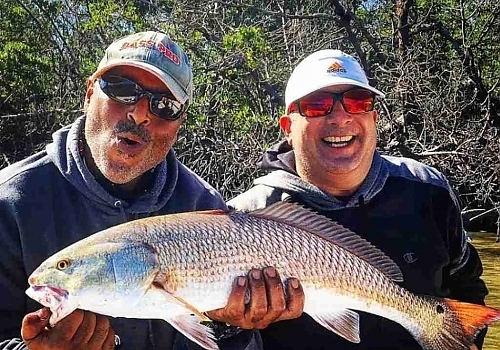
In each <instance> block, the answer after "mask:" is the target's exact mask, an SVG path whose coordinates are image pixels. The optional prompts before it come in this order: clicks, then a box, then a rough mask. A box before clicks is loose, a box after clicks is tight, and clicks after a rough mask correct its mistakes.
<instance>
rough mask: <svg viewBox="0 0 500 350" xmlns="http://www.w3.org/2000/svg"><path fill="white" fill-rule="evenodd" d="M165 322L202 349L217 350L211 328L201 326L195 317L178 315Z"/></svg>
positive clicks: (199, 320)
mask: <svg viewBox="0 0 500 350" xmlns="http://www.w3.org/2000/svg"><path fill="white" fill-rule="evenodd" d="M167 322H168V323H170V324H171V325H172V327H174V328H175V329H177V330H178V331H179V332H181V333H182V334H184V336H185V337H186V338H188V339H190V340H192V341H193V342H195V343H196V344H198V345H199V346H201V347H202V348H204V349H208V350H219V346H218V345H217V343H216V342H215V336H214V332H213V330H212V328H210V327H207V326H204V325H202V324H201V323H200V322H201V319H200V318H199V317H198V316H197V315H191V314H190V315H179V316H176V317H173V318H170V319H168V320H167Z"/></svg>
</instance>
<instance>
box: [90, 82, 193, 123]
mask: <svg viewBox="0 0 500 350" xmlns="http://www.w3.org/2000/svg"><path fill="white" fill-rule="evenodd" d="M111 78H115V79H120V80H121V81H122V83H130V85H133V86H134V87H135V88H134V92H135V96H134V97H135V98H134V101H131V102H126V101H124V100H122V99H120V98H118V97H116V95H114V94H113V93H112V92H111V91H109V88H110V87H112V86H113V85H118V84H122V83H112V82H109V81H108V80H107V79H111ZM97 81H98V83H99V88H100V89H101V90H102V92H104V94H106V96H108V97H109V98H110V99H112V100H113V101H116V102H118V103H121V104H124V105H129V106H131V105H135V104H136V103H138V102H139V101H140V100H141V99H142V98H143V97H144V96H147V97H148V101H149V103H148V105H149V111H150V112H151V113H152V114H153V115H155V116H157V117H158V118H161V119H163V120H177V119H179V118H181V117H182V115H183V114H184V113H185V112H186V111H187V108H188V103H187V102H186V103H184V104H182V103H180V102H179V101H177V100H176V99H175V98H174V97H173V96H172V95H171V94H155V93H152V92H150V91H148V90H146V89H144V88H143V87H142V86H140V85H139V84H137V83H136V82H135V81H133V80H130V79H128V78H124V77H121V76H119V75H109V76H101V77H100V78H98V79H97ZM164 99H167V100H168V102H170V103H173V104H174V106H175V105H176V104H179V106H180V107H178V111H177V112H176V113H174V114H172V116H163V115H161V114H158V113H156V112H155V111H154V110H155V109H158V108H157V107H155V106H154V105H153V101H155V102H156V101H158V104H159V103H160V102H163V103H164ZM168 102H167V103H168ZM158 110H161V108H159V109H158ZM170 110H172V108H170Z"/></svg>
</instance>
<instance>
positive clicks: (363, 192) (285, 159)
mask: <svg viewBox="0 0 500 350" xmlns="http://www.w3.org/2000/svg"><path fill="white" fill-rule="evenodd" d="M257 166H258V167H259V168H260V169H262V170H264V171H267V172H269V174H267V175H265V176H262V177H259V178H257V179H255V181H254V184H255V185H265V186H269V187H273V188H276V189H280V190H282V191H284V192H286V193H288V194H290V195H292V196H294V195H295V196H298V197H300V199H301V200H302V201H303V202H305V203H306V204H308V205H310V206H312V207H314V208H318V209H321V210H325V211H330V210H337V209H340V208H346V207H355V206H359V205H363V203H365V202H368V201H370V200H371V199H372V198H373V197H374V196H375V195H376V194H377V193H378V192H380V191H381V190H382V188H383V187H384V184H385V181H386V180H387V178H388V177H389V170H388V167H387V164H386V162H384V161H383V158H382V156H381V155H380V154H379V153H378V152H375V155H374V157H373V162H372V166H371V168H370V171H369V172H368V175H367V176H366V179H365V180H364V181H363V183H362V184H361V186H360V188H359V189H358V190H357V191H356V192H355V193H354V194H353V195H352V196H351V197H349V198H347V199H345V200H342V199H338V198H336V197H334V196H332V195H330V194H328V193H327V192H324V191H322V190H321V189H320V188H318V187H316V186H314V185H312V184H310V183H309V182H306V181H304V180H302V179H301V178H300V177H299V176H298V174H297V172H296V170H295V155H294V152H293V149H292V147H291V146H290V145H289V144H288V142H287V141H281V142H279V143H278V144H276V145H274V146H272V147H271V148H270V149H268V150H267V151H266V152H265V153H264V154H263V156H262V157H261V159H260V160H259V162H258V163H257Z"/></svg>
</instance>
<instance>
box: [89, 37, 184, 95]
mask: <svg viewBox="0 0 500 350" xmlns="http://www.w3.org/2000/svg"><path fill="white" fill-rule="evenodd" d="M116 66H133V67H139V68H141V69H144V70H146V71H148V72H149V73H151V74H153V75H154V76H156V77H158V78H159V79H160V80H161V81H163V82H164V83H165V85H166V86H167V87H168V88H169V89H170V91H171V92H172V94H173V95H174V97H175V98H176V99H177V100H178V101H179V102H181V103H187V102H191V100H192V97H193V72H192V71H191V64H190V63H189V59H188V57H187V55H186V54H185V52H184V51H183V50H182V49H181V47H180V46H179V45H177V44H176V43H175V42H174V41H173V40H172V39H170V37H169V36H168V35H167V34H165V33H159V32H152V31H148V32H140V33H135V34H131V35H127V36H125V37H122V38H120V39H118V40H116V41H114V42H113V43H112V44H111V45H109V47H108V48H107V49H106V52H105V53H104V57H103V58H102V60H101V62H100V63H99V66H98V67H97V70H96V71H95V73H94V74H93V75H92V77H91V79H96V78H99V77H100V76H102V75H103V74H104V73H105V72H107V71H108V70H109V69H111V68H113V67H116Z"/></svg>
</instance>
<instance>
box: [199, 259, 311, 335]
mask: <svg viewBox="0 0 500 350" xmlns="http://www.w3.org/2000/svg"><path fill="white" fill-rule="evenodd" d="M262 277H264V278H262ZM247 286H248V287H247ZM247 288H250V301H249V303H247V304H246V303H245V295H246V292H247ZM286 295H287V298H285V293H284V289H283V284H282V283H281V278H280V276H279V274H278V272H277V271H276V269H275V268H274V267H266V268H264V269H263V270H262V271H261V270H258V269H252V270H251V271H250V273H249V274H248V278H245V277H238V278H237V279H236V281H235V283H233V287H232V290H231V295H230V296H229V299H228V302H227V305H226V306H225V307H224V308H221V309H217V310H214V311H209V312H206V314H207V315H208V317H210V318H211V319H212V320H215V321H220V322H226V323H228V324H231V325H233V326H238V327H240V328H243V329H254V328H256V329H263V328H266V327H267V326H269V324H271V323H273V322H276V321H282V320H289V319H292V318H297V317H299V316H300V315H301V314H302V310H303V308H304V300H305V297H304V291H303V290H302V286H301V285H300V283H299V281H298V280H297V279H296V278H290V279H289V280H288V281H287V283H286Z"/></svg>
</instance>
